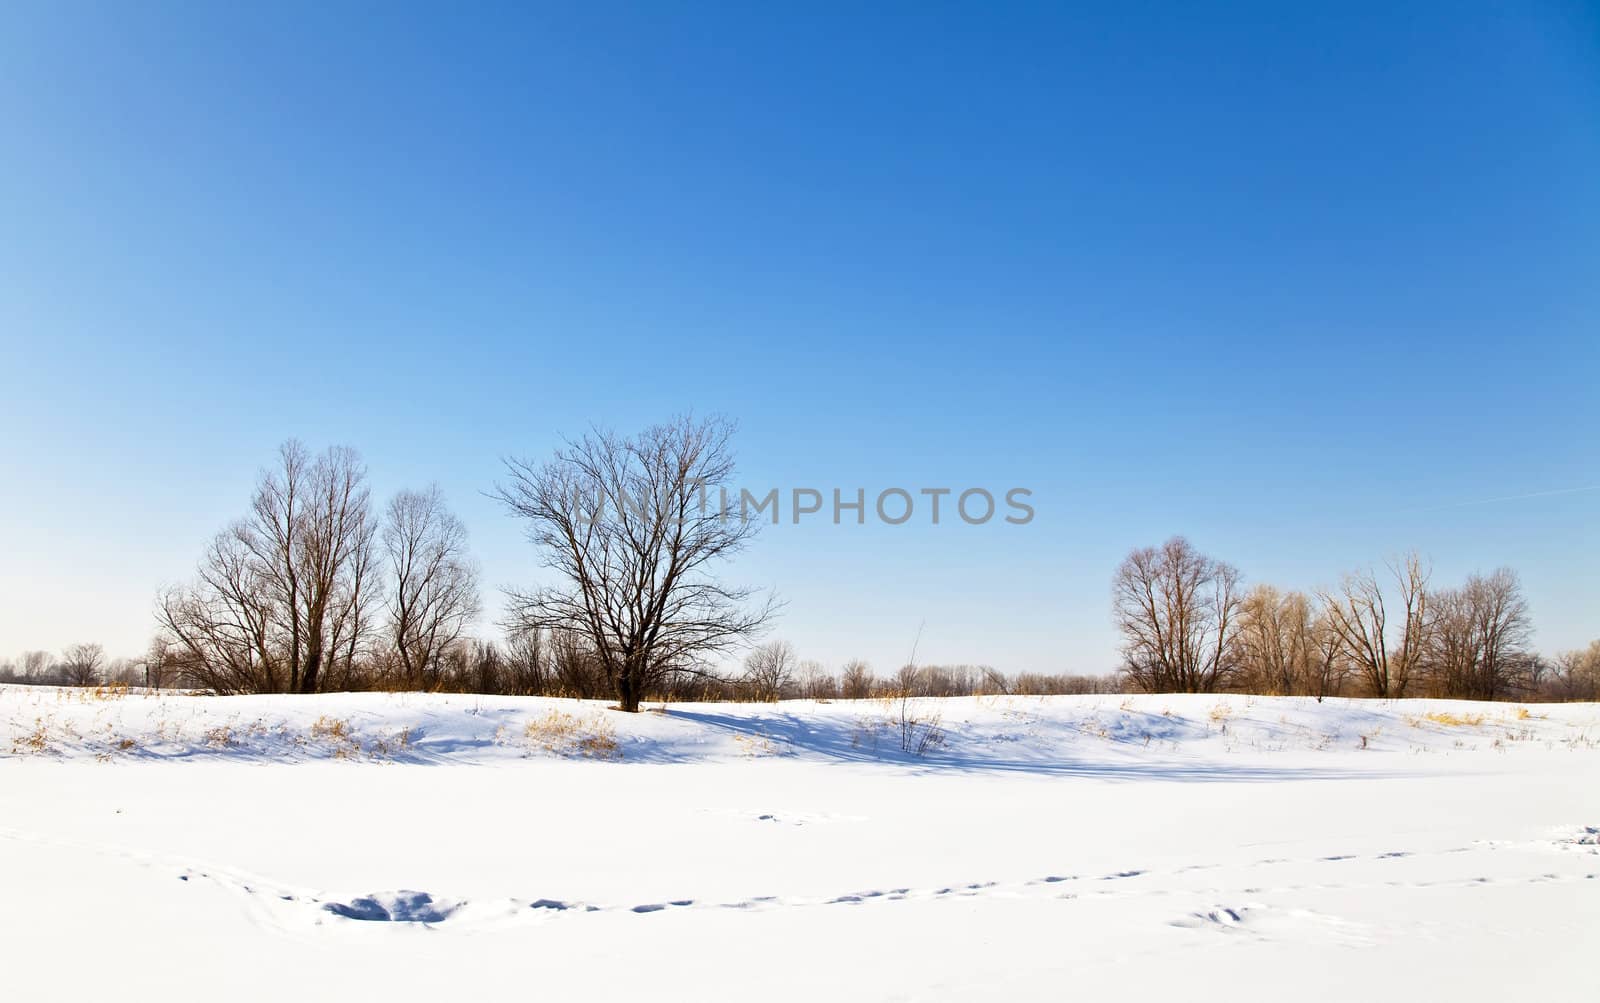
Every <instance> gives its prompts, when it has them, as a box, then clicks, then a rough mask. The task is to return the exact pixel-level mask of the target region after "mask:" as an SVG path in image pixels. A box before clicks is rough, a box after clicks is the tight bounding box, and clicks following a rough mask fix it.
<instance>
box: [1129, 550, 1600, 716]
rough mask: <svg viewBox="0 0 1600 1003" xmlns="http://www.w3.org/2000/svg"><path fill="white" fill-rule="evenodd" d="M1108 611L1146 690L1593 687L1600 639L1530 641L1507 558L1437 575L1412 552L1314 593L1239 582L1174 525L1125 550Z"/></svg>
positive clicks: (1595, 693)
mask: <svg viewBox="0 0 1600 1003" xmlns="http://www.w3.org/2000/svg"><path fill="white" fill-rule="evenodd" d="M1112 610H1113V615H1114V617H1115V620H1116V624H1117V627H1118V630H1119V631H1120V633H1121V635H1122V639H1123V656H1124V662H1123V665H1122V668H1121V674H1122V676H1123V678H1124V679H1125V680H1126V681H1127V683H1128V685H1129V687H1130V688H1132V689H1136V690H1140V691H1144V692H1187V693H1210V692H1219V691H1223V690H1238V691H1244V692H1250V693H1260V694H1269V695H1300V696H1313V697H1318V698H1322V697H1327V696H1335V695H1352V696H1373V697H1393V698H1399V697H1407V696H1431V697H1453V698H1463V699H1475V700H1501V699H1529V698H1543V699H1554V700H1595V699H1600V641H1597V642H1595V643H1593V644H1591V645H1590V646H1589V647H1588V648H1587V649H1583V650H1579V651H1572V652H1565V653H1562V654H1560V655H1558V656H1556V657H1555V658H1553V659H1549V658H1545V657H1542V656H1541V655H1539V654H1538V653H1537V652H1535V651H1534V650H1533V649H1532V646H1531V642H1532V636H1533V623H1532V617H1531V614H1530V612H1529V608H1528V602H1527V599H1526V597H1525V596H1524V594H1523V591H1522V585H1521V582H1520V581H1519V579H1518V577H1517V575H1516V573H1515V572H1514V571H1512V570H1511V569H1509V568H1499V569H1496V570H1494V571H1492V572H1489V573H1488V574H1473V575H1469V576H1468V577H1467V579H1466V581H1464V582H1462V583H1461V584H1460V585H1457V586H1453V587H1450V586H1438V585H1435V584H1434V582H1433V580H1432V572H1431V569H1430V568H1429V566H1428V563H1427V562H1426V561H1425V560H1424V559H1423V558H1422V557H1421V556H1420V555H1418V554H1416V553H1411V554H1407V555H1405V556H1404V557H1401V558H1399V559H1397V560H1394V561H1391V562H1389V563H1388V565H1387V566H1386V567H1385V569H1384V571H1383V572H1381V573H1380V572H1378V571H1376V570H1374V569H1371V568H1367V569H1362V570H1358V571H1352V572H1350V573H1347V574H1346V575H1344V576H1343V578H1342V579H1341V581H1340V583H1339V585H1338V586H1336V587H1332V588H1324V589H1318V590H1316V591H1314V592H1311V593H1306V592H1299V591H1292V590H1290V591H1283V590H1280V589H1278V588H1276V587H1274V586H1272V585H1267V584H1262V585H1257V586H1256V587H1255V588H1253V589H1249V590H1246V589H1245V588H1244V587H1243V586H1242V578H1241V575H1240V573H1239V571H1238V569H1237V568H1235V567H1234V566H1233V565H1231V564H1228V563H1227V562H1225V561H1221V560H1218V559H1216V558H1213V557H1209V556H1207V555H1205V554H1202V553H1200V552H1199V551H1198V550H1197V549H1196V548H1195V547H1194V546H1193V545H1192V544H1191V543H1190V542H1189V541H1188V540H1186V539H1184V538H1183V537H1174V538H1172V539H1170V540H1168V541H1167V542H1166V543H1164V544H1162V545H1161V546H1159V547H1142V548H1139V549H1136V550H1134V551H1133V552H1132V553H1130V554H1129V555H1128V556H1127V558H1126V559H1125V560H1124V561H1123V562H1122V564H1121V566H1120V567H1119V568H1118V569H1117V572H1116V574H1115V576H1114V578H1113V582H1112Z"/></svg>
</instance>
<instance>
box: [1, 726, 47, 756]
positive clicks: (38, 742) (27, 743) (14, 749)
mask: <svg viewBox="0 0 1600 1003" xmlns="http://www.w3.org/2000/svg"><path fill="white" fill-rule="evenodd" d="M50 739H51V734H50V722H49V721H48V720H47V719H45V718H42V717H37V718H34V719H33V730H32V731H30V732H28V733H27V734H26V735H22V736H21V737H19V738H17V739H16V740H15V741H14V742H12V743H11V753H12V755H19V756H20V755H30V756H41V755H44V754H45V753H47V752H50V751H51V749H50Z"/></svg>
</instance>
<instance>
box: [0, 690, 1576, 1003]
mask: <svg viewBox="0 0 1600 1003" xmlns="http://www.w3.org/2000/svg"><path fill="white" fill-rule="evenodd" d="M904 712H905V713H904V715H903V714H902V707H901V706H900V705H898V704H890V703H884V702H877V701H861V702H851V701H839V702H834V703H829V704H817V703H811V702H791V703H783V704H776V705H748V704H745V705H673V706H672V707H670V708H668V709H666V710H665V711H652V712H648V713H644V714H640V715H636V716H625V715H621V714H618V713H615V712H608V711H606V710H605V709H604V707H603V706H602V705H600V704H585V703H578V702H573V701H559V700H543V699H513V698H502V697H473V696H445V695H426V696H425V695H419V694H393V695H386V694H360V695H337V696H321V697H311V698H292V697H238V698H213V697H192V696H181V695H163V696H147V695H140V694H129V695H118V694H114V693H112V694H106V693H102V694H100V695H99V696H98V697H97V696H95V695H93V694H86V693H82V692H75V691H66V690H52V689H24V688H17V687H11V688H0V902H3V908H0V985H3V986H4V989H5V996H6V998H9V999H17V1000H29V1001H38V1000H83V999H127V1000H142V999H161V1000H174V1001H183V1000H202V999H203V1000H216V999H226V998H243V999H274V1000H288V999H332V998H340V997H342V998H349V999H358V998H378V999H424V998H432V999H449V1000H457V999H473V998H478V997H487V996H490V995H491V994H492V995H493V996H494V997H495V998H521V999H528V998H544V997H552V996H553V997H555V998H576V999H619V998H627V997H636V998H644V999H694V1000H707V999H729V998H756V999H763V1000H766V999H807V1000H816V999H820V998H836V999H852V1000H854V999H930V998H934V999H963V1000H965V999H1007V1000H1010V999H1018V998H1023V999H1053V1000H1057V999H1065V998H1079V999H1095V998H1109V997H1113V996H1114V997H1116V998H1119V999H1123V998H1131V999H1145V998H1152V997H1155V996H1156V995H1157V994H1160V995H1161V996H1162V997H1164V998H1168V999H1260V998H1268V997H1269V994H1271V995H1272V997H1276V998H1286V999H1295V1000H1353V999H1359V1000H1387V999H1406V1000H1409V1001H1415V1000H1428V999H1452V1000H1506V999H1516V1000H1534V999H1558V998H1560V999H1587V998H1591V997H1592V996H1593V994H1594V993H1595V992H1596V991H1597V990H1600V966H1597V965H1596V963H1595V957H1596V954H1595V952H1596V949H1597V945H1600V878H1597V877H1596V875H1597V874H1600V845H1597V843H1600V707H1597V706H1596V705H1593V704H1573V705H1560V706H1550V705H1523V706H1519V705H1506V704H1495V705H1482V704H1469V703H1455V702H1442V701H1403V702H1378V701H1346V700H1334V701H1328V702H1326V703H1323V704H1318V703H1316V702H1315V701H1311V700H1302V699H1288V698H1280V699H1267V698H1259V697H1258V698H1247V697H1214V696H1212V697H1187V696H1151V697H1132V698H1123V697H1114V696H1113V697H1106V696H1096V697H1049V698H1021V697H1013V698H1008V697H1000V698H974V699H959V700H938V701H935V700H927V701H920V702H918V701H912V702H911V704H910V705H909V706H907V707H905V708H904ZM903 723H904V726H903ZM930 727H931V728H932V731H931V737H929V738H928V741H927V742H926V743H925V748H923V750H922V753H923V754H922V755H918V754H917V752H916V749H915V748H913V749H912V750H911V751H905V750H903V748H902V745H903V744H909V745H911V746H913V747H915V746H916V745H918V744H923V736H925V735H930ZM903 735H906V736H907V737H908V738H909V741H908V742H902V736H903Z"/></svg>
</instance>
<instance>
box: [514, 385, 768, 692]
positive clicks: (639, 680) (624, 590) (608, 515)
mask: <svg viewBox="0 0 1600 1003" xmlns="http://www.w3.org/2000/svg"><path fill="white" fill-rule="evenodd" d="M732 436H733V426H732V425H731V424H730V423H728V422H726V421H724V420H721V419H716V418H711V419H695V418H692V417H682V418H678V419H675V420H673V421H671V422H668V423H666V424H662V425H656V426H653V427H651V428H648V429H646V430H645V431H643V432H642V433H640V434H638V435H634V436H627V437H622V436H618V435H616V434H613V433H611V432H603V431H598V430H597V431H593V432H591V433H589V434H588V435H585V436H584V437H583V438H581V439H579V440H576V441H573V442H568V443H567V444H566V445H565V446H563V447H562V448H560V449H558V450H557V451H556V454H555V456H554V458H552V459H551V460H549V461H547V462H544V463H536V462H532V461H528V460H517V459H513V460H508V461H507V463H506V467H507V472H508V474H509V480H508V481H506V482H505V483H504V484H502V485H500V486H499V487H498V488H497V490H496V496H497V497H498V498H499V499H500V500H501V501H502V502H503V503H505V505H506V506H507V508H509V509H510V510H511V512H513V513H514V514H515V515H517V516H519V517H520V518H522V519H524V520H526V522H527V531H528V537H529V539H530V540H531V541H532V542H533V543H534V544H535V545H536V546H538V548H539V549H540V551H541V553H542V555H543V559H544V563H545V566H546V567H547V568H549V569H550V570H551V571H552V572H554V574H555V577H556V579H557V582H556V584H552V585H549V586H546V587H543V588H539V589H536V590H533V591H528V592H514V593H512V594H511V596H510V599H511V604H510V608H509V610H508V614H509V617H510V619H511V621H512V623H513V624H514V625H515V626H516V627H517V628H519V629H522V630H527V629H548V630H553V631H560V632H568V633H572V634H576V635H578V636H581V637H582V638H584V639H585V640H586V641H587V642H588V644H589V646H590V647H591V649H592V652H593V654H594V656H595V657H596V658H597V659H598V660H599V663H600V665H601V667H602V670H603V672H604V674H605V678H606V680H607V681H608V683H609V684H610V685H611V687H612V689H613V691H614V692H615V694H616V698H617V704H618V706H619V707H620V708H621V709H622V710H625V711H637V710H638V709H639V701H640V700H641V699H642V698H643V697H644V695H645V692H646V690H647V689H650V688H651V687H655V686H658V685H659V684H660V683H661V682H662V681H663V680H665V679H666V678H668V676H669V675H670V674H674V673H683V672H693V671H697V670H698V668H699V667H700V666H702V665H704V663H705V661H706V660H707V659H708V658H709V657H710V656H713V655H716V654H718V653H721V652H725V651H727V650H729V649H730V648H732V647H734V646H736V645H738V644H740V643H741V642H743V641H744V640H745V639H746V638H748V637H750V636H751V635H752V634H755V633H757V632H758V631H759V630H760V629H761V628H762V627H764V626H765V625H766V623H767V622H768V621H769V619H770V618H771V616H772V614H773V611H774V605H773V600H772V599H771V598H770V597H768V598H767V599H766V600H765V601H759V600H758V598H757V596H756V592H755V590H753V589H749V588H744V587H739V586H731V585H727V584H725V583H723V582H722V581H720V580H719V579H718V577H717V575H716V570H717V568H718V566H719V565H720V564H722V563H723V562H725V561H726V560H727V559H728V558H730V557H732V556H733V555H735V554H736V553H738V552H739V551H740V550H741V549H743V547H744V546H745V545H746V543H747V542H748V541H749V540H750V538H751V536H752V535H753V534H754V533H755V532H756V529H757V526H758V524H757V523H756V522H755V521H754V520H752V519H746V518H745V517H744V513H743V512H742V511H741V512H724V511H722V509H721V506H720V505H718V504H716V503H715V500H716V499H717V498H718V497H719V496H720V492H719V489H720V488H721V487H722V486H724V485H727V484H729V483H730V482H731V479H732V475H733V471H734V457H733V451H732Z"/></svg>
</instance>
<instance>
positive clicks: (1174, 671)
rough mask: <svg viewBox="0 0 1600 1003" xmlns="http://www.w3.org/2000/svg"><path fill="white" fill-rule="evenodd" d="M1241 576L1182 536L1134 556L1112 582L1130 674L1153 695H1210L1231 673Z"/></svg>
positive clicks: (1137, 551)
mask: <svg viewBox="0 0 1600 1003" xmlns="http://www.w3.org/2000/svg"><path fill="white" fill-rule="evenodd" d="M1239 603H1240V595H1239V572H1238V571H1237V570H1236V569H1235V568H1234V567H1233V566H1232V565H1231V564H1227V563H1225V562H1223V561H1218V560H1216V559H1214V558H1210V557H1207V556H1205V555H1204V554H1201V553H1200V552H1199V551H1197V550H1195V549H1194V546H1193V545H1192V544H1190V543H1189V541H1188V540H1185V539H1184V538H1183V537H1181V536H1175V537H1173V538H1172V539H1170V540H1168V541H1167V542H1166V543H1164V544H1162V545H1161V546H1160V547H1142V548H1140V549H1138V550H1135V551H1134V552H1133V553H1131V554H1129V555H1128V557H1127V559H1126V560H1124V561H1123V562H1122V566H1121V567H1119V568H1118V569H1117V573H1116V577H1115V578H1114V579H1113V580H1112V608H1113V612H1114V615H1115V617H1116V621H1117V627H1118V629H1119V630H1120V631H1121V632H1122V638H1123V654H1124V656H1125V658H1126V664H1125V667H1124V670H1123V671H1124V672H1125V673H1126V674H1127V675H1128V677H1129V678H1130V679H1131V680H1132V681H1133V682H1134V683H1135V684H1136V685H1137V686H1139V688H1141V689H1143V690H1145V691H1147V692H1183V693H1210V692H1212V691H1214V690H1216V689H1217V688H1219V687H1220V686H1221V685H1222V683H1223V682H1225V681H1226V679H1227V677H1228V676H1229V674H1230V673H1231V671H1232V669H1233V664H1232V656H1233V653H1234V637H1235V634H1236V633H1237V631H1238V620H1237V617H1238V612H1239Z"/></svg>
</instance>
